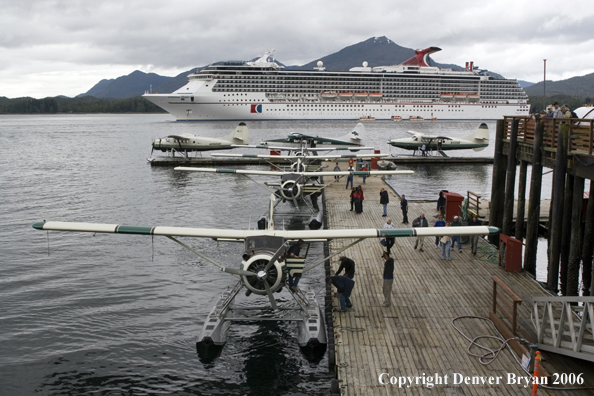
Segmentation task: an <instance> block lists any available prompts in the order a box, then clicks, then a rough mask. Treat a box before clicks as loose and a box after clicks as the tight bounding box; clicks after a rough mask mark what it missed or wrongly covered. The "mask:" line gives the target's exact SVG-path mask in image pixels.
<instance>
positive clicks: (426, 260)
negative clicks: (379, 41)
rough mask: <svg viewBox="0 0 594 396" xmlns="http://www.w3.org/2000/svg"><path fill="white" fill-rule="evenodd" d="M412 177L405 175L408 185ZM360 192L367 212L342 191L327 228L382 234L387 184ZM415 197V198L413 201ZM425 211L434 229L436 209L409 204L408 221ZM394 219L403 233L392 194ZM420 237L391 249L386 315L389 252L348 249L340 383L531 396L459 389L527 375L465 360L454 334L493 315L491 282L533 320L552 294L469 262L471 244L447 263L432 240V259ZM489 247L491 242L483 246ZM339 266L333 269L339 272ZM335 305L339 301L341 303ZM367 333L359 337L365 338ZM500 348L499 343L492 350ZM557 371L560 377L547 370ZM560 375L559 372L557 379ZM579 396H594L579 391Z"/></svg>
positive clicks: (428, 241) (353, 388) (368, 388)
mask: <svg viewBox="0 0 594 396" xmlns="http://www.w3.org/2000/svg"><path fill="white" fill-rule="evenodd" d="M404 177H405V176H402V178H404ZM355 179H356V180H355V186H356V185H359V184H360V185H362V187H363V190H364V193H365V201H364V205H363V206H364V208H363V213H361V214H357V213H355V212H352V211H350V197H349V192H350V191H349V190H347V189H345V186H344V183H337V184H335V185H333V186H331V187H328V188H326V191H325V196H326V208H327V218H328V228H329V229H353V228H381V227H382V226H383V224H384V223H385V220H386V218H385V217H382V216H381V215H382V206H381V205H380V204H379V191H380V189H381V188H386V189H390V187H389V186H387V185H386V184H384V182H383V181H382V180H381V178H379V177H368V178H367V182H366V183H365V184H363V183H362V180H361V179H360V178H355ZM409 198H410V197H409ZM421 212H423V213H425V214H426V217H427V218H428V220H429V223H430V225H432V224H433V222H434V220H435V219H434V215H436V213H437V212H436V207H435V202H415V201H410V200H409V216H408V217H409V222H410V223H412V220H413V219H414V218H416V217H418V216H419V214H420V213H421ZM388 216H389V218H391V219H392V221H393V222H394V223H395V225H396V226H397V227H404V226H405V225H404V224H402V223H401V222H402V214H401V211H400V204H399V199H398V198H397V197H396V196H395V194H393V193H392V192H391V194H390V203H389V205H388ZM353 241H354V240H334V241H331V242H330V243H329V246H330V254H333V253H336V252H338V251H339V250H342V249H343V248H344V247H346V246H347V245H349V244H350V243H352V242H353ZM414 243H415V239H414V238H397V239H396V243H395V245H394V247H393V248H392V252H393V257H394V259H395V271H394V272H395V273H394V275H395V279H394V285H393V289H392V302H393V306H392V307H383V306H382V305H381V304H382V302H383V294H382V283H383V280H382V274H383V259H382V258H381V254H382V252H383V250H384V248H383V246H382V245H380V244H379V242H378V240H377V239H368V240H364V241H362V242H360V243H358V244H357V245H355V246H353V247H350V248H349V249H347V250H346V251H345V252H344V254H345V255H346V256H347V257H350V258H352V259H353V260H354V261H355V263H356V270H355V288H354V290H353V293H352V297H351V300H352V302H353V307H354V310H353V311H350V312H345V313H335V315H334V318H335V328H336V329H337V330H339V331H340V332H341V334H342V339H343V340H342V343H339V344H337V348H336V350H337V355H338V357H339V358H338V359H337V361H338V362H339V363H344V364H345V365H346V367H340V368H339V369H338V370H337V371H338V378H339V380H341V381H342V389H343V394H345V395H392V394H394V395H396V394H397V395H400V394H406V395H425V394H431V395H433V394H443V395H476V396H482V395H525V394H529V393H530V389H529V388H521V387H517V386H512V385H507V384H500V385H464V384H463V385H454V384H452V383H451V381H452V376H453V374H454V373H459V374H462V375H464V376H471V377H472V376H485V377H491V376H502V377H503V380H505V379H506V376H507V373H514V374H516V375H524V374H523V372H522V369H521V368H520V367H519V365H518V364H517V363H516V361H515V360H514V358H513V357H512V355H511V353H510V352H509V351H504V352H502V353H501V354H500V355H499V357H498V358H497V359H496V360H495V361H494V362H493V363H491V364H490V365H489V366H484V365H482V364H481V363H480V362H479V361H478V359H476V358H475V357H472V356H469V355H468V354H467V352H466V349H467V346H468V345H467V340H466V339H464V338H463V337H462V336H461V335H460V334H458V333H457V332H456V330H455V329H454V328H453V326H452V320H453V319H454V318H455V317H458V316H463V315H469V316H480V317H487V316H488V314H489V310H490V307H491V297H492V280H491V277H492V276H493V275H497V276H498V277H500V278H501V279H502V280H503V281H504V282H505V283H506V284H507V285H508V286H509V287H510V288H511V289H512V290H514V291H515V292H516V293H517V294H518V295H519V296H520V297H521V298H522V299H523V301H524V302H523V303H522V305H521V306H520V314H521V316H522V317H523V318H528V320H529V318H530V309H531V301H532V300H531V297H532V296H544V295H546V292H545V291H544V290H543V289H541V288H540V287H539V285H538V284H537V283H536V282H534V281H533V280H532V279H530V278H529V277H528V276H526V275H524V274H522V273H507V272H505V271H504V270H503V269H502V268H500V267H499V265H497V264H493V263H491V262H489V261H487V260H486V258H485V257H483V256H481V255H480V254H479V255H477V256H473V255H471V254H470V246H469V245H463V247H462V253H459V252H458V251H457V250H455V249H453V250H452V253H451V256H452V260H451V261H447V260H442V259H441V250H440V249H436V248H435V241H434V239H433V238H432V237H427V238H425V241H424V243H425V245H424V252H420V251H419V250H418V249H417V250H415V249H414V248H413V247H414ZM480 243H481V244H484V246H487V243H486V241H484V240H480ZM338 265H339V262H338V259H337V258H333V259H332V260H331V268H332V269H333V270H336V269H337V268H338ZM334 301H335V304H336V303H337V299H335V300H334ZM461 322H462V323H460V324H459V325H460V327H461V328H463V329H464V330H465V331H468V333H469V334H468V335H469V336H471V337H474V336H478V335H483V334H489V335H495V332H494V330H493V328H492V327H491V325H490V324H489V323H488V322H484V321H482V320H478V319H464V320H463V321H461ZM358 329H359V330H361V331H357V330H358ZM486 344H487V345H492V346H495V343H488V342H487V343H486ZM549 371H550V372H555V370H554V369H549ZM383 372H386V373H389V375H390V376H396V377H400V376H411V377H417V376H422V375H423V374H426V375H435V374H438V375H440V376H443V375H445V374H448V378H449V380H450V383H449V384H447V385H445V384H443V385H436V386H435V387H433V388H431V389H429V388H427V387H426V386H422V385H415V386H413V387H411V388H402V389H400V388H398V386H397V385H396V386H395V385H381V384H380V383H379V380H378V377H379V375H380V374H381V373H383ZM557 372H560V371H559V370H557ZM563 393H566V392H563V391H549V390H546V389H539V395H553V394H554V395H558V394H563ZM572 394H574V395H582V394H583V395H585V394H590V393H589V391H574V392H573V393H572Z"/></svg>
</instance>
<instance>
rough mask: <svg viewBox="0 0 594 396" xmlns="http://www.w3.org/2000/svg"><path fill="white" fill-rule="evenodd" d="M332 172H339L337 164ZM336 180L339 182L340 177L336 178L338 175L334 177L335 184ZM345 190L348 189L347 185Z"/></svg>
mask: <svg viewBox="0 0 594 396" xmlns="http://www.w3.org/2000/svg"><path fill="white" fill-rule="evenodd" d="M334 172H340V166H339V165H338V162H337V163H336V166H335V167H334ZM338 180H340V176H338V175H337V176H334V181H335V182H336V181H338ZM347 188H348V185H347Z"/></svg>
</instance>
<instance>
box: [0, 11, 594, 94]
mask: <svg viewBox="0 0 594 396" xmlns="http://www.w3.org/2000/svg"><path fill="white" fill-rule="evenodd" d="M0 10H1V11H0V96H6V97H9V98H15V97H21V96H32V97H35V98H43V97H47V96H56V95H66V96H75V95H78V94H80V93H83V92H86V91H87V90H89V89H90V88H91V87H92V86H93V85H95V84H96V83H97V82H99V81H100V80H102V79H110V78H117V77H119V76H122V75H127V74H130V73H131V72H133V71H134V70H141V71H144V72H155V73H157V74H160V75H165V76H175V75H177V74H179V73H180V72H183V71H186V70H189V69H191V68H193V67H197V66H203V65H206V64H208V63H210V62H213V61H217V60H229V59H237V60H246V59H250V58H253V57H256V56H257V55H261V54H263V53H264V51H265V50H268V49H275V50H276V51H275V56H276V58H277V59H278V60H279V61H281V62H283V63H284V64H286V65H302V64H305V63H308V62H310V61H312V60H316V59H318V58H320V57H323V56H325V55H329V54H331V53H334V52H337V51H339V50H341V49H342V48H344V47H346V46H349V45H352V44H356V43H358V42H361V41H365V40H367V39H368V38H370V37H380V36H386V37H388V38H389V39H391V40H392V41H394V42H395V43H396V44H398V45H401V46H403V47H408V48H426V47H429V46H438V47H440V48H442V51H441V52H439V53H436V54H434V55H432V58H433V59H434V60H435V61H437V62H440V63H455V64H458V65H461V66H463V65H464V63H465V62H466V61H469V60H472V61H474V62H475V64H476V65H478V66H480V67H481V68H485V69H489V70H492V71H494V72H497V73H499V74H502V75H503V76H505V77H506V78H516V79H518V80H526V81H531V82H538V81H542V79H543V59H545V58H546V59H547V80H554V81H557V80H563V79H567V78H570V77H574V76H583V75H585V74H589V73H593V72H594V29H593V27H594V7H592V0H588V1H571V0H570V1H560V2H542V1H533V0H526V1H524V0H512V1H507V0H505V1H491V2H485V1H472V0H466V1H452V0H448V1H435V0H427V1H426V0H416V1H412V2H411V1H400V0H391V1H388V0H377V1H374V0H371V1H361V0H356V1H355V0H340V1H334V0H315V1H310V0H297V1H283V0H272V1H269V0H258V1H246V0H216V1H202V0H191V1H185V0H183V1H182V0H179V1H177V0H173V1H157V0H142V1H140V0H138V1H137V0H119V1H113V0H105V1H103V0H94V1H82V0H80V1H74V0H64V1H49V0H43V1H31V0H22V1H15V0H0ZM371 66H378V65H371Z"/></svg>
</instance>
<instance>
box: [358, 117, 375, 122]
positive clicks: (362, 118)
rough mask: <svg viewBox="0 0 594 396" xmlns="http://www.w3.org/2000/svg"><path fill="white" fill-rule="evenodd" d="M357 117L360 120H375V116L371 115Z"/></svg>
mask: <svg viewBox="0 0 594 396" xmlns="http://www.w3.org/2000/svg"><path fill="white" fill-rule="evenodd" d="M359 119H360V120H361V121H373V120H375V117H372V116H363V117H359Z"/></svg>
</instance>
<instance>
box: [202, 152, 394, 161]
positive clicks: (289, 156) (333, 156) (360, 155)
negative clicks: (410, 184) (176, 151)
mask: <svg viewBox="0 0 594 396" xmlns="http://www.w3.org/2000/svg"><path fill="white" fill-rule="evenodd" d="M210 156H211V157H232V158H266V159H274V158H276V159H298V158H301V159H305V158H306V159H312V160H324V159H338V158H376V157H377V158H379V157H388V156H389V154H342V155H339V154H332V155H270V154H231V153H214V154H211V155H210Z"/></svg>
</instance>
